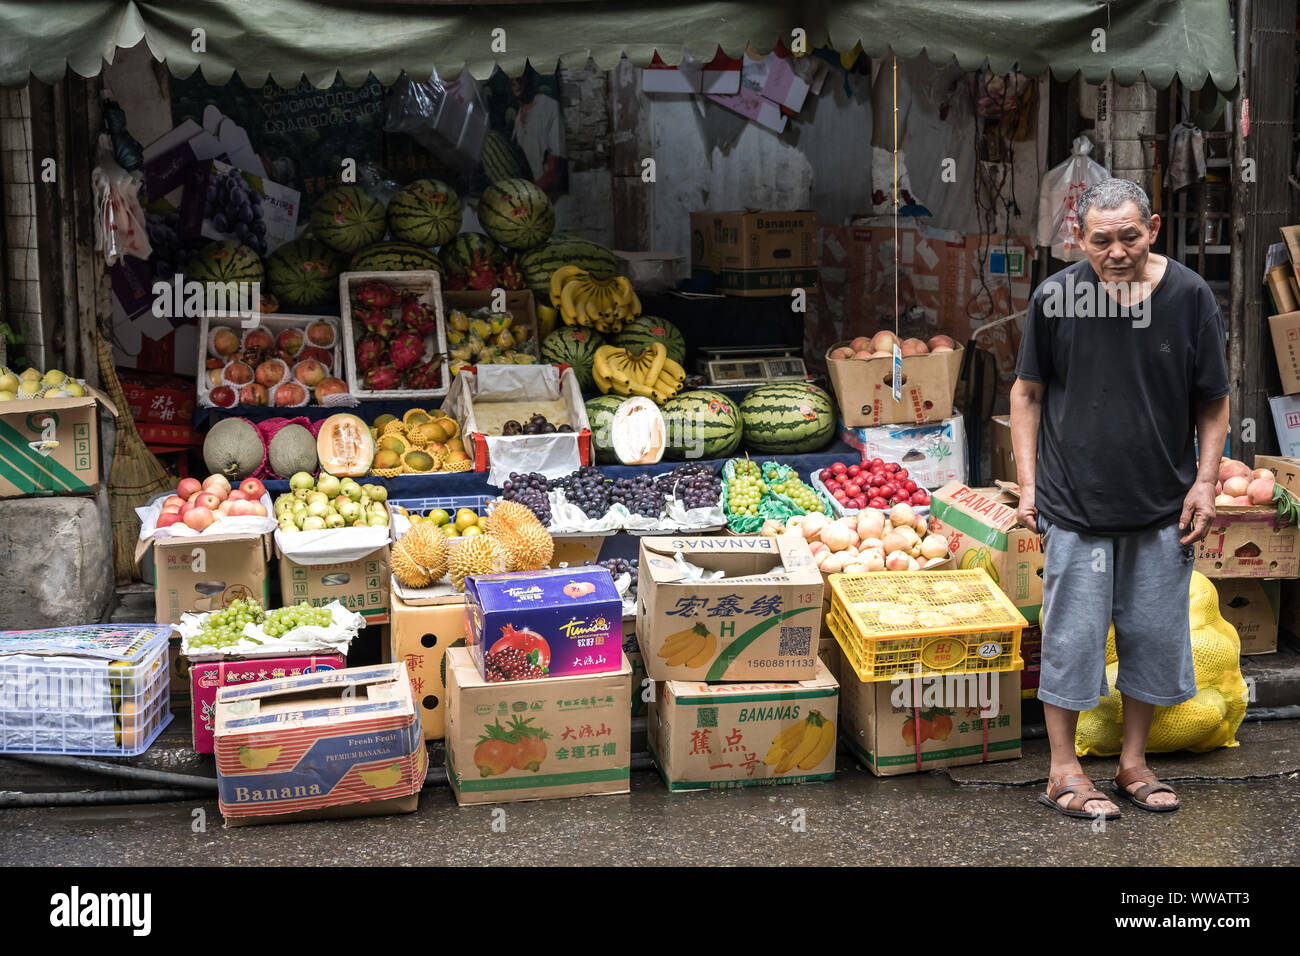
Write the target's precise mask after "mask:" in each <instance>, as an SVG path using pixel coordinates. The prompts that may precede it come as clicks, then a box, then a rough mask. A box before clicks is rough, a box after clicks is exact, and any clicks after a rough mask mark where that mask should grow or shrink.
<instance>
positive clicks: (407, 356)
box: [388, 332, 424, 371]
mask: <svg viewBox="0 0 1300 956" xmlns="http://www.w3.org/2000/svg"><path fill="white" fill-rule="evenodd" d="M388 357H389V358H391V359H392V360H393V365H394V366H396V367H397V370H398V371H406V369H408V368H410V367H411V366H413V365H415V364H417V363H418V362H419V361H420V359H422V358H424V336H422V335H418V334H416V333H415V332H399V333H398V334H397V337H396V338H395V339H393V341H392V342H391V343H390V344H389V346H388Z"/></svg>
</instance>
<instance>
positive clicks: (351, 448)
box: [316, 414, 375, 478]
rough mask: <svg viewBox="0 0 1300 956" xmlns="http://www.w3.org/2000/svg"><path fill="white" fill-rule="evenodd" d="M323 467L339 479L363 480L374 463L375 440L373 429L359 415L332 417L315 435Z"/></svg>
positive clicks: (318, 456) (323, 423)
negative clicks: (371, 432) (371, 433)
mask: <svg viewBox="0 0 1300 956" xmlns="http://www.w3.org/2000/svg"><path fill="white" fill-rule="evenodd" d="M316 457H317V458H318V459H319V460H320V466H321V467H322V468H324V469H325V470H326V471H328V472H329V473H330V474H331V475H334V476H336V477H339V478H360V477H362V476H363V475H365V474H366V472H368V471H370V465H371V463H372V462H373V461H374V460H375V440H374V438H373V437H371V435H370V427H369V426H368V425H367V424H366V423H365V422H363V421H362V420H361V419H359V418H357V416H356V415H348V414H339V415H331V416H330V417H329V418H327V419H325V421H324V422H322V423H321V426H320V432H319V433H317V435H316Z"/></svg>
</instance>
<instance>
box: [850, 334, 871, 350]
mask: <svg viewBox="0 0 1300 956" xmlns="http://www.w3.org/2000/svg"><path fill="white" fill-rule="evenodd" d="M849 348H850V349H851V350H852V351H854V352H861V351H863V350H867V351H870V349H871V337H870V336H867V335H859V336H858V337H857V338H856V339H854V340H853V341H852V342H850V343H849Z"/></svg>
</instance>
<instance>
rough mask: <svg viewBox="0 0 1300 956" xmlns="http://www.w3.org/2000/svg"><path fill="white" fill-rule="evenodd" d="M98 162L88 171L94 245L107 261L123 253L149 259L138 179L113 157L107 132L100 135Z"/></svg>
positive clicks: (147, 237) (110, 263)
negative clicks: (90, 185)
mask: <svg viewBox="0 0 1300 956" xmlns="http://www.w3.org/2000/svg"><path fill="white" fill-rule="evenodd" d="M98 161H99V165H98V166H96V167H95V171H94V172H93V173H92V174H91V183H92V186H93V188H94V190H95V249H96V250H97V251H99V252H102V253H103V254H104V262H105V264H107V265H110V266H112V265H116V264H117V261H118V260H119V259H121V258H122V256H128V255H129V256H135V257H136V258H137V259H148V258H149V257H150V256H151V255H153V246H152V245H151V244H150V242H149V233H148V230H147V229H146V227H145V220H144V210H143V209H141V208H140V200H139V198H138V197H137V194H138V193H139V192H140V180H139V179H137V178H136V177H135V176H133V175H132V174H131V173H128V172H127V171H126V170H125V169H123V168H122V167H121V166H119V165H118V164H117V160H116V159H114V158H113V151H112V149H111V146H110V143H109V138H108V136H107V135H102V134H101V135H100V137H99V154H98Z"/></svg>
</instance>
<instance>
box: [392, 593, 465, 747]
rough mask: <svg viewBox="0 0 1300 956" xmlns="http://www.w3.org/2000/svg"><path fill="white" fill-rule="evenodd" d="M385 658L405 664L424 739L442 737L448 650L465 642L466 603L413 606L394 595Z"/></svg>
mask: <svg viewBox="0 0 1300 956" xmlns="http://www.w3.org/2000/svg"><path fill="white" fill-rule="evenodd" d="M387 640H388V644H387V647H386V648H385V660H388V661H394V662H396V661H400V662H402V663H404V664H405V665H406V673H407V675H408V676H409V677H410V679H411V696H412V698H413V699H414V700H415V706H416V709H417V710H418V711H419V713H420V720H421V722H422V724H423V726H424V739H425V740H441V739H442V738H443V732H444V730H445V729H446V720H447V662H446V656H445V655H446V653H447V649H448V648H449V647H451V646H452V645H453V644H457V643H459V644H463V643H464V641H465V604H464V602H463V601H462V602H461V603H459V604H433V605H425V606H421V607H416V606H414V605H411V604H407V603H405V602H404V601H402V599H401V598H399V597H397V596H396V595H394V596H393V610H392V615H391V620H390V623H389V626H388V635H387Z"/></svg>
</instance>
